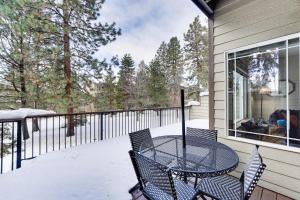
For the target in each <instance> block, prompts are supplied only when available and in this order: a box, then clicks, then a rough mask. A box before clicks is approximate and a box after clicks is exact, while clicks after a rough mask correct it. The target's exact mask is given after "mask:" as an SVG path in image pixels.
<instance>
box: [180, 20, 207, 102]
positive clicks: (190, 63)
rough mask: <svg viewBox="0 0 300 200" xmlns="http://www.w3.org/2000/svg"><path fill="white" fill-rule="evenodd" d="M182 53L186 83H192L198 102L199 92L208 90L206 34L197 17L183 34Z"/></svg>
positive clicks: (205, 29) (204, 27) (205, 28)
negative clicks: (184, 62) (186, 73)
mask: <svg viewBox="0 0 300 200" xmlns="http://www.w3.org/2000/svg"><path fill="white" fill-rule="evenodd" d="M184 53H185V61H186V63H187V71H188V73H189V75H188V81H189V82H191V83H192V86H193V90H194V91H196V92H195V93H196V95H195V96H196V99H197V100H198V101H199V100H200V90H201V89H202V90H207V88H208V33H207V27H206V26H205V25H202V24H201V21H200V19H199V16H197V17H196V18H195V19H194V21H193V23H191V24H190V26H189V30H188V31H187V33H185V34H184Z"/></svg>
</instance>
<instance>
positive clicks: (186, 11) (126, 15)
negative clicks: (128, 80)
mask: <svg viewBox="0 0 300 200" xmlns="http://www.w3.org/2000/svg"><path fill="white" fill-rule="evenodd" d="M101 13H102V16H101V19H100V20H101V21H102V22H113V21H114V22H116V24H117V26H118V27H120V28H121V29H122V35H121V36H119V37H118V38H117V40H116V41H114V42H112V43H110V44H108V45H107V46H104V47H101V48H100V49H99V52H98V53H97V55H98V56H99V57H100V59H101V58H108V59H109V58H110V57H112V56H114V55H119V57H122V56H123V55H124V54H125V53H130V54H131V55H132V56H133V59H134V60H135V62H140V61H141V60H145V61H146V62H147V63H148V62H149V61H150V60H151V59H152V58H153V57H154V54H155V52H156V50H157V48H158V47H159V45H160V44H161V42H162V41H168V40H169V39H170V38H171V37H172V36H177V37H178V38H179V39H180V40H182V38H183V33H184V32H186V31H187V29H188V26H189V24H190V23H191V22H192V21H193V19H194V18H195V17H196V16H197V15H200V17H201V19H202V20H203V21H205V17H204V15H203V14H202V13H201V11H200V10H199V9H198V8H197V7H196V6H195V5H194V4H193V2H192V1H191V0H106V2H105V3H104V5H103V8H102V11H101ZM136 64H137V63H136Z"/></svg>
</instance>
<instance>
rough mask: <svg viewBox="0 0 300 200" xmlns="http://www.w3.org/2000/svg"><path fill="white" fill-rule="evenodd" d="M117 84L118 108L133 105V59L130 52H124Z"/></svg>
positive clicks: (127, 107)
mask: <svg viewBox="0 0 300 200" xmlns="http://www.w3.org/2000/svg"><path fill="white" fill-rule="evenodd" d="M118 76H119V79H118V84H117V91H118V94H117V104H118V108H121V109H129V108H130V107H132V106H133V98H134V96H133V88H134V82H133V81H134V61H133V59H132V57H131V55H130V54H125V55H124V56H123V58H122V60H121V65H120V70H119V73H118Z"/></svg>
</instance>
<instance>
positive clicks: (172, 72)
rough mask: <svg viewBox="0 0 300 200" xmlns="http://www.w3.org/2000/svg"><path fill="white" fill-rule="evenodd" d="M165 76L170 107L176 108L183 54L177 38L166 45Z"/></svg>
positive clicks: (173, 38) (178, 97)
mask: <svg viewBox="0 0 300 200" xmlns="http://www.w3.org/2000/svg"><path fill="white" fill-rule="evenodd" d="M166 64H167V66H166V75H167V78H168V79H167V81H168V82H167V84H168V90H169V94H170V98H171V105H172V106H178V105H179V99H180V84H181V82H182V77H183V76H182V75H183V65H184V60H183V53H182V50H181V47H180V42H179V40H178V38H177V37H172V38H171V39H170V41H169V43H168V45H167V53H166Z"/></svg>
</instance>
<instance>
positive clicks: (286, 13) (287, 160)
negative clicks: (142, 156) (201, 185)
mask: <svg viewBox="0 0 300 200" xmlns="http://www.w3.org/2000/svg"><path fill="white" fill-rule="evenodd" d="M218 2H219V3H218V4H217V6H216V10H215V16H214V24H213V30H214V37H213V49H214V50H213V52H214V54H213V56H214V57H213V58H214V59H213V60H214V61H213V63H214V65H213V71H214V74H213V79H214V85H213V88H214V89H213V90H214V91H213V93H210V94H211V98H213V100H214V102H213V117H212V118H211V119H210V120H213V121H214V128H215V129H217V130H218V131H219V139H218V140H219V141H220V142H223V143H226V144H228V145H229V146H231V147H232V148H233V149H235V150H236V151H237V153H238V155H239V157H240V165H239V167H238V168H237V169H236V171H234V172H233V173H232V174H233V175H234V176H240V174H241V172H242V170H243V167H244V166H245V163H246V162H247V159H248V156H249V153H250V152H251V149H252V148H253V144H250V142H249V141H247V140H243V139H241V140H240V141H237V140H232V139H230V138H228V137H227V136H226V133H225V82H224V81H225V59H224V52H225V51H227V50H231V49H235V48H238V47H242V46H246V45H250V44H254V43H258V42H262V41H265V40H270V39H273V38H277V37H281V36H285V35H289V34H292V33H298V32H300V1H299V0H284V1H282V0H224V1H222V0H220V1H218ZM271 146H272V145H267V144H265V143H262V144H261V147H260V152H261V154H262V156H263V159H264V162H265V163H266V165H267V169H266V171H265V172H264V174H263V176H262V179H261V180H260V182H259V185H261V186H263V187H265V188H268V189H270V190H273V191H276V192H278V193H281V194H284V195H286V196H289V197H291V198H294V199H300V150H299V152H298V153H297V152H292V151H289V150H283V149H284V147H283V148H281V150H280V149H277V148H274V147H271Z"/></svg>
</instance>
